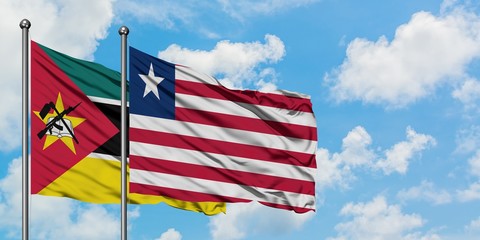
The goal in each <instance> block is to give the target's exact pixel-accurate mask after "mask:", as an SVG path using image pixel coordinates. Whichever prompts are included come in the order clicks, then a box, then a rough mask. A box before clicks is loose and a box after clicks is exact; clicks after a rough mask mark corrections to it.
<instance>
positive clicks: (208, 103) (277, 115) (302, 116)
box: [175, 93, 316, 127]
mask: <svg viewBox="0 0 480 240" xmlns="http://www.w3.org/2000/svg"><path fill="white" fill-rule="evenodd" d="M175 106H176V107H183V108H189V109H196V110H203V111H210V112H218V113H223V114H229V115H234V116H242V117H249V118H255V119H263V120H270V121H275V122H282V123H290V124H297V125H302V126H310V127H315V126H316V122H315V117H314V115H313V113H309V112H301V111H295V110H289V109H283V108H275V107H269V106H260V105H253V104H248V103H240V102H232V101H228V100H222V99H214V98H206V97H198V96H192V95H187V94H180V93H177V94H175Z"/></svg>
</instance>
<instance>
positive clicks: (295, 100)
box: [175, 79, 313, 113]
mask: <svg viewBox="0 0 480 240" xmlns="http://www.w3.org/2000/svg"><path fill="white" fill-rule="evenodd" d="M175 92H176V93H183V94H188V95H194V96H201V97H208V98H215V99H222V100H228V101H233V102H242V103H249V104H254V105H261V106H268V107H275V108H283V109H289V110H294V111H300V112H309V113H312V112H313V110H312V103H311V102H310V99H308V98H299V97H292V96H286V95H281V94H274V93H263V92H259V91H252V90H231V89H227V88H225V87H224V86H219V85H212V84H203V83H196V82H190V81H184V80H179V79H176V80H175Z"/></svg>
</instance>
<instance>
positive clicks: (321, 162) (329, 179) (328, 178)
mask: <svg viewBox="0 0 480 240" xmlns="http://www.w3.org/2000/svg"><path fill="white" fill-rule="evenodd" d="M371 143H372V138H371V137H370V135H369V134H368V132H367V131H366V130H365V128H363V127H361V126H357V127H355V128H353V129H352V130H351V131H350V132H348V134H347V136H345V138H344V139H343V140H342V152H340V153H333V154H332V155H331V156H330V153H329V151H328V150H327V149H324V148H320V149H319V150H318V151H317V168H318V169H321V174H319V176H318V179H317V181H316V185H317V188H319V190H321V189H323V188H326V187H330V186H334V185H338V186H340V187H342V188H347V187H348V185H349V183H350V182H351V181H353V180H355V176H354V175H353V172H352V170H353V169H354V168H356V167H362V166H363V167H365V166H367V167H368V166H371V165H372V164H373V161H374V160H375V157H376V155H375V153H374V152H373V150H371V149H370V148H369V147H370V144H371Z"/></svg>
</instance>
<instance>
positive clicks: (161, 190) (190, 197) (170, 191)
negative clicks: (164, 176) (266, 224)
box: [130, 182, 314, 213]
mask: <svg viewBox="0 0 480 240" xmlns="http://www.w3.org/2000/svg"><path fill="white" fill-rule="evenodd" d="M130 192H131V193H139V194H145V195H157V196H168V197H171V198H174V199H178V200H181V201H190V202H231V203H238V202H251V201H252V200H247V199H242V198H234V197H226V196H219V195H213V194H207V193H200V192H193V191H186V190H179V189H174V188H166V187H159V186H152V185H146V184H139V183H133V182H130ZM260 203H261V204H263V205H265V206H269V207H274V208H280V209H286V210H293V211H295V212H296V213H305V212H308V211H312V210H313V211H314V209H310V208H302V207H294V206H289V205H283V204H276V203H269V202H260Z"/></svg>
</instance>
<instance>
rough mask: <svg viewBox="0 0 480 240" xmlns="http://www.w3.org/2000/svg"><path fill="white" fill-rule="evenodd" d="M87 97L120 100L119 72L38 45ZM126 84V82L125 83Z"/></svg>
mask: <svg viewBox="0 0 480 240" xmlns="http://www.w3.org/2000/svg"><path fill="white" fill-rule="evenodd" d="M38 45H39V46H40V47H41V48H42V49H43V51H45V53H47V54H48V56H50V58H51V59H52V60H53V61H54V62H55V63H56V64H57V66H58V67H60V68H61V69H62V70H63V72H65V73H66V74H67V76H68V77H69V78H70V79H71V80H72V81H73V82H74V83H75V84H76V85H77V86H78V87H79V88H80V89H81V90H82V91H83V92H84V93H85V95H87V96H94V97H101V98H108V99H116V100H120V98H121V97H120V96H121V95H120V87H121V86H120V79H121V75H120V73H119V72H117V71H114V70H111V69H109V68H106V67H105V66H103V65H100V64H98V63H94V62H89V61H85V60H80V59H76V58H73V57H70V56H67V55H65V54H63V53H60V52H57V51H55V50H53V49H50V48H48V47H45V46H43V45H41V44H38ZM127 83H128V82H127Z"/></svg>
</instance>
